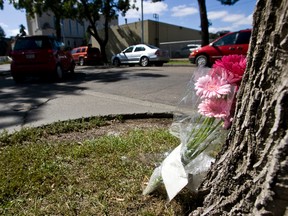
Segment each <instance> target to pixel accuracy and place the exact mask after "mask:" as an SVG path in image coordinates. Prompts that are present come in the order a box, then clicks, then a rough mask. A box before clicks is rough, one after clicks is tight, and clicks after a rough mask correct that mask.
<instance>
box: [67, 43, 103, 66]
mask: <svg viewBox="0 0 288 216" xmlns="http://www.w3.org/2000/svg"><path fill="white" fill-rule="evenodd" d="M71 54H72V56H73V59H74V61H75V62H76V64H79V65H80V66H82V65H84V64H101V63H102V55H101V52H100V50H99V48H97V47H90V46H82V47H76V48H74V49H73V50H72V52H71Z"/></svg>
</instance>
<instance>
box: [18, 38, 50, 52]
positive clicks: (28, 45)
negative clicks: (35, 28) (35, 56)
mask: <svg viewBox="0 0 288 216" xmlns="http://www.w3.org/2000/svg"><path fill="white" fill-rule="evenodd" d="M47 48H48V49H49V48H51V44H50V43H49V40H48V38H29V37H28V38H18V39H17V41H16V43H15V46H14V50H30V49H47Z"/></svg>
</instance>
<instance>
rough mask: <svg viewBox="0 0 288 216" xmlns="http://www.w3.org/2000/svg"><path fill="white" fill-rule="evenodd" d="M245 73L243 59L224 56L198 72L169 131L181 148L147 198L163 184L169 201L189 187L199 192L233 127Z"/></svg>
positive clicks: (158, 170)
mask: <svg viewBox="0 0 288 216" xmlns="http://www.w3.org/2000/svg"><path fill="white" fill-rule="evenodd" d="M245 69H246V58H245V57H244V56H242V55H229V56H224V57H222V59H220V60H217V61H216V62H215V64H214V65H213V67H212V68H211V69H210V68H204V67H200V68H198V69H197V71H196V72H195V73H194V74H193V76H192V79H191V80H190V82H189V84H188V88H187V92H186V94H185V96H184V97H183V98H182V100H181V102H180V103H179V106H178V110H177V111H176V112H175V114H174V121H173V123H172V125H171V127H170V132H171V133H172V134H173V135H175V136H177V137H179V139H180V141H181V144H180V145H179V146H178V147H176V148H175V149H174V150H173V151H172V152H171V153H170V155H168V156H167V157H166V158H165V160H164V161H163V162H162V164H161V165H160V166H159V167H157V168H156V169H155V170H154V172H153V174H152V176H151V177H150V180H149V183H148V185H147V187H146V188H145V190H144V192H143V194H144V195H146V194H149V193H151V192H152V191H154V190H155V189H156V188H157V187H158V186H159V185H160V184H161V183H162V182H163V183H164V185H165V188H166V191H167V193H168V196H169V199H170V200H171V199H173V197H174V196H176V195H177V193H178V192H179V191H180V190H181V189H182V188H183V187H185V186H187V185H190V189H192V190H196V189H197V187H198V186H199V184H200V183H201V180H202V179H203V176H204V175H205V173H206V171H207V170H208V169H209V168H210V166H211V163H212V162H213V161H214V158H213V157H212V156H211V150H213V147H214V146H216V147H219V145H221V144H222V143H223V142H224V140H225V138H226V135H227V131H228V129H229V128H230V126H231V123H232V121H233V115H234V110H235V102H236V93H237V91H238V89H239V85H240V83H241V79H242V76H243V74H244V71H245ZM191 176H192V178H190V177H191Z"/></svg>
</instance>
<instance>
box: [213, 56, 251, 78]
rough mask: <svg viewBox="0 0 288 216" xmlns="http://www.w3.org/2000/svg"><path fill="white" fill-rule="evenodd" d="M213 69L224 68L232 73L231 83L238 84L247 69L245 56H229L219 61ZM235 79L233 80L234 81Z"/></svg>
mask: <svg viewBox="0 0 288 216" xmlns="http://www.w3.org/2000/svg"><path fill="white" fill-rule="evenodd" d="M213 68H223V69H225V70H227V72H228V73H230V80H229V83H236V82H238V81H240V80H241V79H242V76H243V74H244V72H245V69H246V58H245V56H243V55H228V56H223V57H222V58H221V59H220V60H217V61H216V62H215V64H214V65H213ZM232 77H233V79H232Z"/></svg>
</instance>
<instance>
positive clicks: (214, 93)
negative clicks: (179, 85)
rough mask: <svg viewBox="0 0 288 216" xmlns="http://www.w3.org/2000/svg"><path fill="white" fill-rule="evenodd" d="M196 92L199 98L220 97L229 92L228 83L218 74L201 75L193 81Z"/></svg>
mask: <svg viewBox="0 0 288 216" xmlns="http://www.w3.org/2000/svg"><path fill="white" fill-rule="evenodd" d="M195 89H196V94H197V95H198V96H200V97H201V98H215V97H216V98H220V97H221V96H223V95H227V94H229V93H230V91H231V90H230V84H228V83H227V82H226V81H225V80H224V79H222V78H221V77H220V76H209V75H206V76H203V77H200V78H199V79H198V80H197V82H196V83H195Z"/></svg>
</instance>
